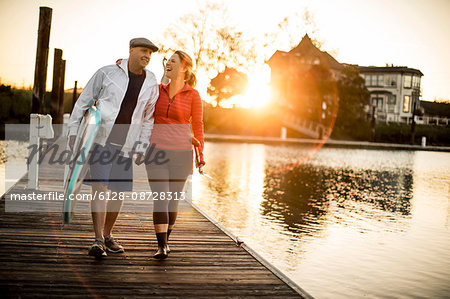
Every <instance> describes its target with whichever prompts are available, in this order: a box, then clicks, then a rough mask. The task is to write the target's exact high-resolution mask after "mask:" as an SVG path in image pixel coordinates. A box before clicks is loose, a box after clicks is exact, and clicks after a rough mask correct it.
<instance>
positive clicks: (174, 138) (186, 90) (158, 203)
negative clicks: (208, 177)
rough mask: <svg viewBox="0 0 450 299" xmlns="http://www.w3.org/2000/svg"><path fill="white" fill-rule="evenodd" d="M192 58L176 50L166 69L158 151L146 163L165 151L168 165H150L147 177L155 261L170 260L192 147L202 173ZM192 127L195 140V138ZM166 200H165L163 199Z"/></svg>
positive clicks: (155, 133)
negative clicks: (167, 81)
mask: <svg viewBox="0 0 450 299" xmlns="http://www.w3.org/2000/svg"><path fill="white" fill-rule="evenodd" d="M192 68H193V63H192V59H191V58H190V57H189V55H187V54H186V53H185V52H183V51H176V52H175V53H174V54H173V55H172V56H171V57H170V59H169V60H168V61H167V64H166V66H165V76H166V77H167V78H168V79H169V80H170V83H169V84H167V85H165V84H160V85H159V98H158V101H157V102H156V107H155V126H154V128H153V132H152V136H151V138H150V144H151V145H152V146H154V150H152V153H151V154H150V157H146V161H155V159H153V157H151V155H156V154H158V152H159V153H161V151H163V152H164V153H165V159H166V160H164V161H166V162H165V163H160V164H155V163H151V164H146V170H147V175H148V179H149V184H150V188H151V189H152V192H157V193H155V194H158V195H157V196H158V197H159V198H154V201H153V203H154V206H153V224H154V226H155V232H156V238H157V240H158V249H157V251H156V253H155V255H154V256H153V257H154V258H155V259H165V258H167V256H168V254H169V252H170V250H169V246H168V239H169V236H170V233H171V232H172V230H173V227H174V225H175V220H176V218H177V214H178V202H179V201H178V200H167V198H169V197H170V196H171V197H172V198H178V199H180V198H182V197H183V196H181V192H182V191H183V187H184V185H185V182H186V179H187V177H188V176H189V174H192V157H193V151H192V144H195V145H197V146H198V150H199V151H198V153H199V157H198V159H197V160H198V161H199V162H198V163H196V167H198V168H199V172H202V167H203V166H204V165H205V161H204V160H203V145H204V140H203V107H202V101H201V98H200V95H199V93H198V91H197V90H195V89H194V87H195V85H196V83H197V79H196V77H195V74H194V73H193V70H192ZM191 125H192V132H193V135H194V137H192V135H191V128H190V127H191ZM161 199H165V200H161Z"/></svg>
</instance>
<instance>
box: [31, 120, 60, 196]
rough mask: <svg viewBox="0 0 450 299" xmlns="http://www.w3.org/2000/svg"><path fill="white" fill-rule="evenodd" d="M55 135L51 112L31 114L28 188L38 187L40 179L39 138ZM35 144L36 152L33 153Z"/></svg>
mask: <svg viewBox="0 0 450 299" xmlns="http://www.w3.org/2000/svg"><path fill="white" fill-rule="evenodd" d="M54 135H55V133H54V131H53V127H52V117H51V116H50V114H46V115H43V114H36V113H32V114H30V157H31V161H29V168H28V189H38V188H39V184H38V179H39V164H38V161H39V152H40V149H39V140H40V138H53V137H54ZM33 145H36V149H37V150H36V152H35V153H33Z"/></svg>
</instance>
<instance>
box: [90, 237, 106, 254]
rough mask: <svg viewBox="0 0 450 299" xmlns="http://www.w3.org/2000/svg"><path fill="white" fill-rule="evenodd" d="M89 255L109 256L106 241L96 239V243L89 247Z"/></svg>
mask: <svg viewBox="0 0 450 299" xmlns="http://www.w3.org/2000/svg"><path fill="white" fill-rule="evenodd" d="M89 255H90V256H95V257H96V258H101V257H105V256H107V254H106V247H105V243H103V242H102V241H100V240H98V239H95V241H94V244H92V246H91V248H90V249H89Z"/></svg>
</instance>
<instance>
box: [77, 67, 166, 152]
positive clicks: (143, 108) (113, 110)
mask: <svg viewBox="0 0 450 299" xmlns="http://www.w3.org/2000/svg"><path fill="white" fill-rule="evenodd" d="M128 81H129V77H128V59H123V60H122V62H121V63H120V66H117V65H108V66H105V67H102V68H101V69H99V70H98V71H97V72H96V73H95V74H94V76H93V77H92V78H91V79H90V80H89V82H88V83H87V85H86V87H85V88H84V89H83V92H82V93H81V95H80V97H79V98H78V100H77V101H76V103H75V106H74V107H73V111H72V114H71V116H70V120H69V125H68V129H69V130H68V131H69V136H72V135H77V132H78V128H79V126H80V122H81V120H82V118H83V116H84V113H85V111H86V110H87V109H89V107H91V106H92V105H93V104H94V102H95V101H97V109H98V110H99V111H100V115H101V125H100V129H99V131H98V134H97V136H96V139H95V142H96V143H99V144H101V145H105V143H106V140H107V139H108V136H109V134H110V132H111V130H112V128H113V125H114V123H115V121H116V117H117V115H118V114H119V110H120V106H121V104H122V101H123V98H124V96H125V93H126V91H127V88H128ZM158 96H159V88H158V82H157V81H156V77H155V75H154V74H153V73H152V72H150V71H149V70H147V69H145V81H144V83H143V84H142V87H141V91H140V93H139V96H138V100H137V104H136V108H135V109H134V111H133V115H132V117H131V124H130V128H129V130H128V134H127V138H126V141H125V144H124V146H123V148H122V152H123V153H124V155H125V156H129V153H130V152H131V151H132V150H135V151H137V152H143V151H144V150H145V148H146V147H147V145H148V143H149V140H150V135H151V133H152V129H153V123H154V111H155V105H156V101H157V99H158ZM130 113H131V112H130ZM136 142H137V143H136ZM136 145H138V146H137V147H136Z"/></svg>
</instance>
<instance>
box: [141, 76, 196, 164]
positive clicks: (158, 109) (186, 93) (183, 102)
mask: <svg viewBox="0 0 450 299" xmlns="http://www.w3.org/2000/svg"><path fill="white" fill-rule="evenodd" d="M169 84H170V83H169ZM169 84H167V85H165V84H159V98H158V101H157V102H156V106H155V126H154V128H153V131H152V136H151V138H150V144H155V146H156V148H161V149H169V150H183V149H192V142H191V130H190V126H189V125H192V132H193V134H194V137H195V138H196V139H197V140H198V141H200V146H199V153H200V162H201V163H203V164H205V161H204V159H203V147H204V138H203V106H202V100H201V98H200V94H199V93H198V91H197V90H196V89H194V88H192V87H191V86H190V85H189V84H187V83H186V84H185V85H184V87H183V88H182V89H180V90H179V91H178V92H177V93H176V94H175V96H174V97H173V98H172V99H170V98H169ZM165 125H167V126H165Z"/></svg>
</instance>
